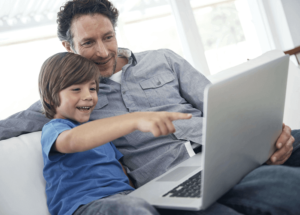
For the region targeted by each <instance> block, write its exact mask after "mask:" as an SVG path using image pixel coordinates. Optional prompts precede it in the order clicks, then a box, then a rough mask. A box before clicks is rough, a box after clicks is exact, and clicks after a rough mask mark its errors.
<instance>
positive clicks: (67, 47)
mask: <svg viewBox="0 0 300 215" xmlns="http://www.w3.org/2000/svg"><path fill="white" fill-rule="evenodd" d="M62 45H63V46H64V47H65V49H66V50H67V51H68V52H71V53H74V51H73V50H72V49H71V45H70V43H69V42H67V41H62Z"/></svg>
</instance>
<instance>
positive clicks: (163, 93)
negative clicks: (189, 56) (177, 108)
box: [139, 73, 184, 107]
mask: <svg viewBox="0 0 300 215" xmlns="http://www.w3.org/2000/svg"><path fill="white" fill-rule="evenodd" d="M139 84H140V86H141V88H142V89H143V91H144V93H145V95H146V97H147V99H148V102H149V104H150V106H151V107H155V106H161V105H169V104H178V103H182V102H183V101H184V99H183V98H182V97H181V96H180V93H179V88H178V82H177V81H175V77H174V75H173V74H172V73H165V74H159V75H156V76H154V77H152V78H149V79H147V80H144V81H141V82H140V83H139Z"/></svg>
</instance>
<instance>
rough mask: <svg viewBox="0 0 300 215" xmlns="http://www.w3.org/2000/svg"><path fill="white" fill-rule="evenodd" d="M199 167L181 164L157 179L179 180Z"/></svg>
mask: <svg viewBox="0 0 300 215" xmlns="http://www.w3.org/2000/svg"><path fill="white" fill-rule="evenodd" d="M198 168H199V167H198V166H181V167H178V168H176V169H174V170H173V171H172V172H170V173H168V174H167V175H165V176H163V177H161V178H160V179H158V180H157V181H178V180H180V179H182V178H183V177H184V176H186V175H188V174H189V173H191V172H193V171H194V170H196V169H198Z"/></svg>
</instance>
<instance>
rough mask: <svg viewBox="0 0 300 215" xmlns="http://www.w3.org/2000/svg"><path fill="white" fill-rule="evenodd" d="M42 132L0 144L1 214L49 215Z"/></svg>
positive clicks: (0, 142) (3, 141)
mask: <svg viewBox="0 0 300 215" xmlns="http://www.w3.org/2000/svg"><path fill="white" fill-rule="evenodd" d="M40 139H41V132H33V133H30V134H25V135H21V136H19V137H14V138H10V139H7V140H2V141H0V172H1V173H0V174H1V176H0V187H1V192H0V214H1V215H21V214H22V215H24V214H26V215H49V214H50V213H49V211H48V207H47V203H46V194H45V185H46V182H45V180H44V177H43V166H44V162H43V158H42V148H41V143H40Z"/></svg>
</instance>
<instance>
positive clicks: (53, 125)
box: [41, 121, 72, 161]
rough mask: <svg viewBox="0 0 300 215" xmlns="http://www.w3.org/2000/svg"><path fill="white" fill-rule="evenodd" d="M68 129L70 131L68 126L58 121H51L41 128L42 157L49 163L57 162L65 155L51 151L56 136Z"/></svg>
mask: <svg viewBox="0 0 300 215" xmlns="http://www.w3.org/2000/svg"><path fill="white" fill-rule="evenodd" d="M70 129H72V127H71V126H70V125H68V124H66V123H63V122H60V121H51V122H49V123H47V124H46V125H45V126H44V127H43V130H42V137H41V143H42V151H43V156H44V157H46V158H47V159H48V160H50V161H57V160H59V159H60V158H61V157H62V156H64V155H65V154H63V153H60V152H56V151H53V150H51V149H52V146H53V144H54V143H55V141H56V139H57V137H58V135H60V134H61V133H62V132H63V131H66V130H70Z"/></svg>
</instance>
